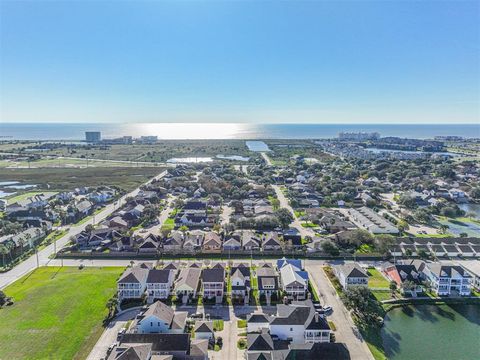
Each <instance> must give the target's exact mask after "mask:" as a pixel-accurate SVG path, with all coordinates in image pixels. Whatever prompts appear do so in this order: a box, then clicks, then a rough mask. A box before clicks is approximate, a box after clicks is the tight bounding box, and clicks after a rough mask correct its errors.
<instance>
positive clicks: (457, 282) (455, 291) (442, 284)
mask: <svg viewBox="0 0 480 360" xmlns="http://www.w3.org/2000/svg"><path fill="white" fill-rule="evenodd" d="M423 276H424V277H425V278H426V280H427V281H429V282H430V285H431V287H432V290H433V291H434V292H435V293H436V294H437V295H454V296H458V295H460V296H468V295H470V293H471V289H472V276H471V275H470V274H469V273H468V271H467V270H465V269H464V268H463V267H461V266H460V265H442V264H438V263H431V264H426V265H425V266H424V268H423Z"/></svg>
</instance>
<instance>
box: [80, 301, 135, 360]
mask: <svg viewBox="0 0 480 360" xmlns="http://www.w3.org/2000/svg"><path fill="white" fill-rule="evenodd" d="M139 312H140V309H130V310H127V311H126V312H124V313H123V314H120V315H119V316H117V317H116V318H115V319H113V320H112V321H110V323H109V324H108V326H107V327H106V328H105V330H104V331H103V333H102V336H100V338H99V339H98V341H97V343H96V344H95V346H94V347H93V349H92V351H90V354H89V355H88V357H87V360H99V359H102V358H104V357H106V354H107V350H108V348H109V346H110V345H112V344H113V343H114V342H116V341H117V335H118V332H119V331H120V329H121V328H123V327H125V325H126V324H127V322H128V320H132V319H134V318H135V316H137V314H138V313H139Z"/></svg>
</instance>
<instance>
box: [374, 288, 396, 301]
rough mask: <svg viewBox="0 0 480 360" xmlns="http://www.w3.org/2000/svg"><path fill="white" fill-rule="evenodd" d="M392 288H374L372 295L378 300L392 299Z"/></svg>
mask: <svg viewBox="0 0 480 360" xmlns="http://www.w3.org/2000/svg"><path fill="white" fill-rule="evenodd" d="M391 294H392V292H391V291H390V290H372V295H373V296H374V297H375V299H377V301H384V300H390V299H391V298H392V295H391Z"/></svg>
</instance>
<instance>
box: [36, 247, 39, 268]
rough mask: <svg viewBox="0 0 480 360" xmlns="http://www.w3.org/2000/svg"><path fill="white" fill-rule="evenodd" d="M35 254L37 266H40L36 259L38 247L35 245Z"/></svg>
mask: <svg viewBox="0 0 480 360" xmlns="http://www.w3.org/2000/svg"><path fill="white" fill-rule="evenodd" d="M35 256H36V258H37V268H38V267H40V263H39V261H38V247H35Z"/></svg>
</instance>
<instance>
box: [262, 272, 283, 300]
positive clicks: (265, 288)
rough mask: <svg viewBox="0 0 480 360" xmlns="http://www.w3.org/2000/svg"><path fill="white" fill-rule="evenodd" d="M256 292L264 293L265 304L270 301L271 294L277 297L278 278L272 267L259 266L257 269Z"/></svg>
mask: <svg viewBox="0 0 480 360" xmlns="http://www.w3.org/2000/svg"><path fill="white" fill-rule="evenodd" d="M257 282H258V293H259V295H260V296H262V295H264V296H265V298H266V300H267V304H269V303H270V300H271V297H272V295H274V296H275V297H276V298H278V291H279V280H278V274H277V272H276V271H275V270H274V269H273V267H260V268H259V269H257Z"/></svg>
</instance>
